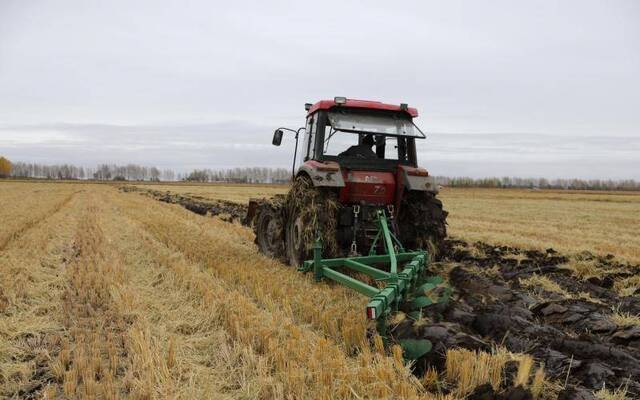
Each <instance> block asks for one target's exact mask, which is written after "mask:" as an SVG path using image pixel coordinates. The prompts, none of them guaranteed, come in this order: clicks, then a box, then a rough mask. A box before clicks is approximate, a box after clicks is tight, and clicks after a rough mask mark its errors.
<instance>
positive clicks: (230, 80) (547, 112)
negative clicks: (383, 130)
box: [0, 0, 640, 179]
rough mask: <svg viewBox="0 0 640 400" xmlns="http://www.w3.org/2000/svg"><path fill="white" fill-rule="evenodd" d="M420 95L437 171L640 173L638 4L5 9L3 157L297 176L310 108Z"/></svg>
mask: <svg viewBox="0 0 640 400" xmlns="http://www.w3.org/2000/svg"><path fill="white" fill-rule="evenodd" d="M337 95H341V96H347V97H351V98H361V99H362V98H364V99H373V100H381V101H385V102H391V103H400V102H407V103H409V104H410V105H412V106H415V107H417V108H418V110H419V112H420V117H419V118H418V119H417V120H416V123H417V124H418V125H419V126H421V128H422V129H423V130H424V131H426V132H428V138H427V140H426V141H421V142H420V143H419V152H420V157H421V164H422V165H423V166H425V167H426V168H427V169H429V170H430V171H431V172H432V174H436V175H449V176H455V175H471V176H486V175H491V176H493V175H498V176H503V175H519V176H534V177H536V176H546V177H582V178H635V179H640V1H635V0H629V1H622V0H621V1H613V0H610V1H597V2H596V1H584V0H580V1H558V2H554V1H526V2H525V1H504V2H500V1H483V2H481V1H463V2H456V1H446V2H444V1H439V2H431V1H424V0H422V1H403V2H390V1H366V2H365V1H362V2H355V1H344V0H343V1H328V0H323V1H321V2H314V1H291V2H274V1H264V2H258V1H253V2H244V1H238V0H236V1H231V2H230V1H220V2H217V1H208V0H207V1H205V0H202V1H175V2H171V1H158V0H153V1H113V0H112V1H87V0H83V1H71V0H68V1H62V0H60V1H25V0H15V1H13V0H0V154H4V155H6V156H8V157H9V158H10V159H13V160H22V161H37V162H43V163H61V162H69V163H76V164H81V165H87V166H92V165H95V164H97V163H102V162H117V163H125V162H136V163H141V164H146V165H156V166H158V167H161V168H165V167H170V168H175V169H178V170H186V169H191V168H204V167H207V168H223V167H233V166H288V165H290V160H291V156H292V151H293V149H292V147H291V146H290V144H291V142H292V140H291V139H292V138H290V137H285V141H284V142H285V143H287V144H286V145H284V146H282V147H279V148H276V147H272V146H271V145H270V142H271V135H272V132H273V129H274V128H276V127H278V126H280V125H285V126H290V127H297V126H300V125H302V124H303V121H304V116H305V113H304V108H303V105H304V103H305V102H315V101H317V100H319V99H324V98H333V97H334V96H337Z"/></svg>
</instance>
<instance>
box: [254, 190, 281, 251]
mask: <svg viewBox="0 0 640 400" xmlns="http://www.w3.org/2000/svg"><path fill="white" fill-rule="evenodd" d="M283 225H284V219H283V218H282V207H281V206H280V207H278V205H274V204H271V203H269V202H264V203H262V204H260V205H259V206H258V210H257V211H256V219H255V223H254V230H255V234H256V244H257V245H258V249H259V250H260V252H261V253H263V254H265V255H267V256H269V257H272V258H282V257H283V256H284V254H285V252H284V246H283V241H284V240H283V239H284V230H283Z"/></svg>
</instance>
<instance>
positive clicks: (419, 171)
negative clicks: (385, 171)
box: [407, 168, 429, 176]
mask: <svg viewBox="0 0 640 400" xmlns="http://www.w3.org/2000/svg"><path fill="white" fill-rule="evenodd" d="M407 175H411V176H429V173H428V172H427V170H426V169H422V168H415V169H408V170H407Z"/></svg>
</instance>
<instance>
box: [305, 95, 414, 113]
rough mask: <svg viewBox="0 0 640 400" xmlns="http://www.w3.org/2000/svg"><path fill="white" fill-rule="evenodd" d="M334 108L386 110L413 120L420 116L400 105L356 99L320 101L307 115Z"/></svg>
mask: <svg viewBox="0 0 640 400" xmlns="http://www.w3.org/2000/svg"><path fill="white" fill-rule="evenodd" d="M334 107H346V108H362V109H370V110H386V111H403V112H406V113H407V114H409V115H410V116H411V117H412V118H415V117H417V116H418V110H417V109H415V108H413V107H406V109H403V108H402V107H401V106H400V105H399V104H387V103H381V102H379V101H371V100H356V99H346V101H344V102H341V103H336V101H335V99H334V100H320V101H319V102H317V103H315V104H314V105H312V106H311V108H310V109H309V112H308V113H307V115H310V114H313V113H314V112H316V111H318V110H329V109H332V108H334Z"/></svg>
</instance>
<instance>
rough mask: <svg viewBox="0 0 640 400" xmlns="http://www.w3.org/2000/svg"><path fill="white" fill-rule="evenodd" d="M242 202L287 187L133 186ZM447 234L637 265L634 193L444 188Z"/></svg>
mask: <svg viewBox="0 0 640 400" xmlns="http://www.w3.org/2000/svg"><path fill="white" fill-rule="evenodd" d="M136 186H137V187H140V188H144V189H152V190H158V191H169V192H171V193H177V194H183V195H188V196H195V197H202V198H205V199H213V200H226V201H232V202H236V203H241V204H246V203H247V202H248V200H249V198H251V197H269V196H272V195H274V194H278V193H286V192H287V189H288V188H287V186H275V187H273V186H271V187H270V186H256V187H252V186H249V185H222V184H220V185H199V186H192V185H183V184H178V185H136ZM439 197H440V198H441V199H442V201H443V203H444V205H445V209H446V210H447V211H449V218H448V223H449V234H450V235H452V236H455V237H459V238H461V239H464V240H468V241H478V240H480V241H485V242H488V243H496V244H505V245H510V246H518V247H523V248H537V249H546V248H550V247H551V248H554V249H556V250H559V251H563V252H566V253H577V252H580V251H590V252H594V253H598V254H614V255H616V256H617V257H620V258H623V259H626V260H628V261H631V262H636V263H638V262H640V228H639V227H640V193H626V192H604V193H603V192H565V191H557V190H526V189H501V190H496V189H466V188H444V189H443V190H442V191H441V192H440V194H439Z"/></svg>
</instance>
